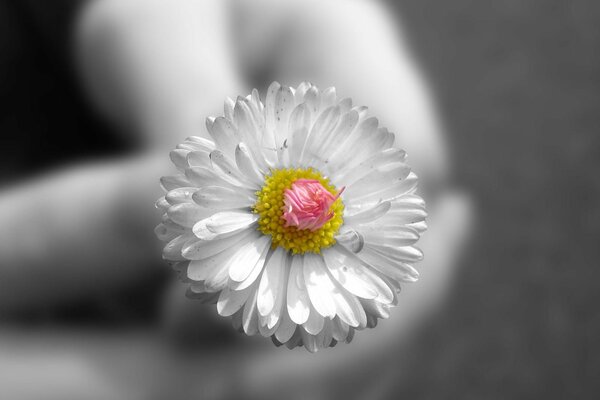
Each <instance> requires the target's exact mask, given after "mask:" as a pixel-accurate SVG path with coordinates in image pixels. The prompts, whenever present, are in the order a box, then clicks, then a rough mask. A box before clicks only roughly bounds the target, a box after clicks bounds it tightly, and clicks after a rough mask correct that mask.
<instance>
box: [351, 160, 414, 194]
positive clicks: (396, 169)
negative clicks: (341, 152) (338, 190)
mask: <svg viewBox="0 0 600 400" xmlns="http://www.w3.org/2000/svg"><path fill="white" fill-rule="evenodd" d="M409 172H410V169H409V168H408V167H407V166H406V164H404V163H398V164H388V165H385V166H383V167H380V168H378V169H375V170H372V171H370V173H368V174H367V175H366V176H364V177H363V178H361V179H359V180H357V181H354V182H349V183H347V184H346V192H345V195H346V196H348V197H353V196H354V197H358V196H360V195H362V194H364V193H372V192H378V191H382V190H385V189H387V188H388V187H389V186H390V185H393V184H394V183H396V182H399V181H401V180H403V179H405V178H406V177H407V176H408V174H409Z"/></svg>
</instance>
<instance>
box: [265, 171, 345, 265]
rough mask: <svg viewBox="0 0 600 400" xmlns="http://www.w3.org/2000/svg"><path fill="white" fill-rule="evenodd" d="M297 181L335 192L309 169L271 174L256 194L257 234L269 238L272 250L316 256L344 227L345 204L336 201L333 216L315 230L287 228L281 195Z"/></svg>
mask: <svg viewBox="0 0 600 400" xmlns="http://www.w3.org/2000/svg"><path fill="white" fill-rule="evenodd" d="M298 179H314V180H317V181H319V182H320V183H321V185H322V186H323V187H324V188H325V189H327V191H329V192H330V193H331V194H332V195H334V196H335V195H337V193H338V191H337V190H336V189H335V187H334V186H333V185H332V184H331V183H330V182H329V179H327V178H324V177H323V176H322V175H321V174H320V173H319V172H318V171H315V170H314V169H312V168H306V169H305V168H288V169H274V170H271V175H268V176H266V177H265V184H264V185H263V187H262V189H261V190H260V191H258V192H256V204H254V207H253V211H254V212H255V213H256V214H259V219H258V230H259V231H261V232H262V233H263V234H265V235H269V236H271V240H272V246H273V248H275V247H277V246H281V247H283V248H284V249H286V250H288V251H291V252H292V254H304V253H306V252H312V253H317V254H319V253H320V252H321V249H325V248H327V247H330V246H333V245H334V244H335V239H334V236H335V234H336V233H337V231H338V229H339V228H340V226H342V224H343V223H344V220H343V218H342V216H343V214H344V203H342V200H341V198H338V199H337V200H336V201H335V202H334V203H333V204H332V205H331V208H330V211H331V212H332V213H333V216H332V217H331V219H330V220H329V221H327V222H326V223H325V224H324V225H323V226H321V227H320V228H319V229H316V230H314V231H313V230H310V229H298V228H297V227H296V226H286V221H285V219H284V218H283V207H284V193H285V190H286V189H289V188H291V187H292V184H293V183H294V182H295V181H296V180H298Z"/></svg>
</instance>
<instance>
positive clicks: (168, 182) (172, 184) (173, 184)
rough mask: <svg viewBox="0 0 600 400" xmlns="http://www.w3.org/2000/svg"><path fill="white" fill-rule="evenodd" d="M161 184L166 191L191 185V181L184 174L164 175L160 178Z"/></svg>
mask: <svg viewBox="0 0 600 400" xmlns="http://www.w3.org/2000/svg"><path fill="white" fill-rule="evenodd" d="M160 184H161V186H162V188H163V189H164V190H165V191H167V192H168V191H169V190H173V189H176V188H178V187H182V186H190V182H189V181H188V179H187V178H186V177H185V175H183V174H179V175H172V176H163V177H162V178H160Z"/></svg>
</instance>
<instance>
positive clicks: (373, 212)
mask: <svg viewBox="0 0 600 400" xmlns="http://www.w3.org/2000/svg"><path fill="white" fill-rule="evenodd" d="M391 207H392V203H391V202H389V201H384V202H381V203H379V204H375V205H373V206H372V207H368V208H366V209H365V210H360V211H358V212H356V213H354V214H349V215H348V214H346V213H344V224H346V225H359V224H364V223H369V222H373V221H376V220H377V219H379V218H381V217H383V216H384V215H385V214H386V213H387V212H388V211H389V210H390V208H391Z"/></svg>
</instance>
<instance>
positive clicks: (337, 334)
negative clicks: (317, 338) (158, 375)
mask: <svg viewBox="0 0 600 400" xmlns="http://www.w3.org/2000/svg"><path fill="white" fill-rule="evenodd" d="M348 328H349V326H348V324H347V323H345V322H344V321H342V320H340V319H339V318H338V317H336V318H334V319H333V320H332V321H331V335H332V336H333V338H334V339H335V340H337V341H338V342H343V341H345V340H346V338H347V337H348V330H349V329H348Z"/></svg>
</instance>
